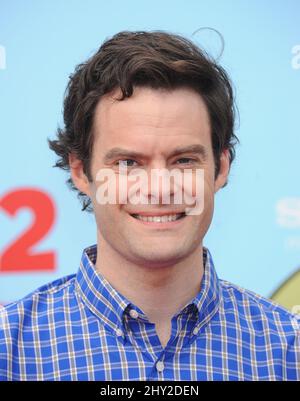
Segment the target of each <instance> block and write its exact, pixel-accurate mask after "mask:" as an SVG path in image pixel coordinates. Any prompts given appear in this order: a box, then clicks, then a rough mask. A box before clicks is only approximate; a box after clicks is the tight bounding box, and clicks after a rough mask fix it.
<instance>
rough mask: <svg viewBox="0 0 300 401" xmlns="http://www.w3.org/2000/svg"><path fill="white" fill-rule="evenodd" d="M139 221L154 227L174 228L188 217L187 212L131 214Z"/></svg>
mask: <svg viewBox="0 0 300 401" xmlns="http://www.w3.org/2000/svg"><path fill="white" fill-rule="evenodd" d="M130 216H131V217H133V218H134V219H135V220H136V221H137V222H138V223H141V224H143V225H146V226H149V227H153V228H172V227H174V226H177V225H178V224H180V223H181V222H182V221H183V220H184V219H185V217H186V214H185V212H183V213H172V214H165V215H151V216H149V215H142V214H136V213H133V214H130Z"/></svg>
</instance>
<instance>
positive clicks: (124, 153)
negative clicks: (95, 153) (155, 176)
mask: <svg viewBox="0 0 300 401" xmlns="http://www.w3.org/2000/svg"><path fill="white" fill-rule="evenodd" d="M182 153H193V154H197V155H199V156H201V157H202V158H203V160H206V159H207V157H208V154H207V151H206V148H205V147H204V146H203V145H200V144H194V145H188V146H184V147H177V148H175V149H174V150H173V151H172V152H171V154H170V156H169V157H173V156H177V155H180V154H182ZM117 157H128V158H129V157H130V158H131V157H132V158H143V157H145V155H144V154H143V153H140V152H135V151H133V150H127V149H123V148H119V147H116V148H112V149H110V150H109V151H108V152H107V153H106V154H105V156H104V162H106V163H107V162H109V161H111V160H113V159H115V158H117Z"/></svg>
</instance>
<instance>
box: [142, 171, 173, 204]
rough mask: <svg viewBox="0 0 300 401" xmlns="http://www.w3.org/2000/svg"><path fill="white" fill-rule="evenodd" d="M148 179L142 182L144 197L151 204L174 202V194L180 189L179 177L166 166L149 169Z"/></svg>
mask: <svg viewBox="0 0 300 401" xmlns="http://www.w3.org/2000/svg"><path fill="white" fill-rule="evenodd" d="M145 177H147V180H145V181H143V182H142V184H141V187H140V188H141V195H142V198H144V199H145V200H147V201H148V203H151V204H156V205H157V204H171V203H174V202H173V199H174V195H175V193H176V191H177V190H179V185H178V182H179V177H178V172H177V174H176V173H175V172H174V171H171V170H169V169H167V168H166V167H152V168H150V169H149V170H148V171H147V175H146V176H145Z"/></svg>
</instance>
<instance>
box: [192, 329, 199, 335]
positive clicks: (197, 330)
mask: <svg viewBox="0 0 300 401" xmlns="http://www.w3.org/2000/svg"><path fill="white" fill-rule="evenodd" d="M198 332H199V327H195V328H194V330H193V334H194V335H197V334H198Z"/></svg>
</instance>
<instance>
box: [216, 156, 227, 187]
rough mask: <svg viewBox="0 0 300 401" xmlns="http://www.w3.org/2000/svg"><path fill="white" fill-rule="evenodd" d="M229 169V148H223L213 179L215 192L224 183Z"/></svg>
mask: <svg viewBox="0 0 300 401" xmlns="http://www.w3.org/2000/svg"><path fill="white" fill-rule="evenodd" d="M229 170H230V161H229V150H228V149H225V150H223V151H222V153H221V156H220V171H219V174H218V176H217V178H216V180H215V193H216V192H217V191H218V190H219V189H220V188H222V187H223V186H224V185H225V184H226V182H227V178H228V174H229Z"/></svg>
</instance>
